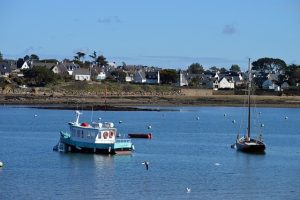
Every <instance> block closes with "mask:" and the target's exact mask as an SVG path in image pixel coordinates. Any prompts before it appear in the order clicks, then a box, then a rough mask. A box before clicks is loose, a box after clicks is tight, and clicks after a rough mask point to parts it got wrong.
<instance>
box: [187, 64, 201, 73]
mask: <svg viewBox="0 0 300 200" xmlns="http://www.w3.org/2000/svg"><path fill="white" fill-rule="evenodd" d="M188 72H189V73H191V74H202V73H203V72H204V69H203V66H202V65H200V64H199V63H193V64H191V65H190V66H189V67H188Z"/></svg>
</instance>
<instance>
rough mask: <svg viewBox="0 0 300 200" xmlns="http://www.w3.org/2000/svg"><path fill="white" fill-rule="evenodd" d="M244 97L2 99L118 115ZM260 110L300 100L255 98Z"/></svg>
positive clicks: (0, 99)
mask: <svg viewBox="0 0 300 200" xmlns="http://www.w3.org/2000/svg"><path fill="white" fill-rule="evenodd" d="M244 98H245V97H244V96H243V95H210V96H209V95H208V96H205V95H203V96H137V95H135V96H108V97H103V96H95V95H85V96H45V95H32V94H30V95H19V94H6V95H3V94H2V95H1V96H0V104H2V105H20V106H21V105H24V106H28V107H34V108H44V109H69V110H70V109H71V110H74V109H82V110H92V109H93V110H115V111H117V110H118V111H138V110H144V111H159V110H160V109H156V108H154V109H152V108H149V109H148V108H145V109H144V108H139V107H143V106H145V107H146V106H149V107H151V106H157V107H179V106H186V107H189V106H232V107H242V106H244ZM254 99H256V106H257V107H284V108H300V96H254Z"/></svg>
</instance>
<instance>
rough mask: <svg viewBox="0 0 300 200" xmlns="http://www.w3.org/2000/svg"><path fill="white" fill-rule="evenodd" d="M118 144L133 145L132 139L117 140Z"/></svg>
mask: <svg viewBox="0 0 300 200" xmlns="http://www.w3.org/2000/svg"><path fill="white" fill-rule="evenodd" d="M116 143H131V139H116Z"/></svg>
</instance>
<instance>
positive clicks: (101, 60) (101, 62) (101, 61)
mask: <svg viewBox="0 0 300 200" xmlns="http://www.w3.org/2000/svg"><path fill="white" fill-rule="evenodd" d="M97 63H98V64H99V66H101V67H102V66H107V64H108V62H107V60H106V58H105V57H104V56H103V55H100V56H98V57H97Z"/></svg>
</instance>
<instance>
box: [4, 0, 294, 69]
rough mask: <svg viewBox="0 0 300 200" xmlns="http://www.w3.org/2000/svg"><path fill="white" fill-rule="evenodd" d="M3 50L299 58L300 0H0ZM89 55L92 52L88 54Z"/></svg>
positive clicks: (205, 60)
mask: <svg viewBox="0 0 300 200" xmlns="http://www.w3.org/2000/svg"><path fill="white" fill-rule="evenodd" d="M0 7H1V12H0V23H1V31H0V51H1V52H2V54H3V55H4V57H5V58H14V59H17V58H19V57H24V56H25V55H26V54H32V53H34V54H37V55H39V56H40V58H57V59H63V58H69V59H72V58H73V56H74V55H75V53H76V52H77V51H83V52H85V53H86V54H91V53H92V52H93V51H94V50H95V51H96V52H97V53H98V54H103V55H104V56H105V57H106V58H107V59H108V60H109V61H115V62H117V63H121V62H125V63H126V64H143V65H154V66H158V67H163V68H181V69H185V68H187V67H188V66H189V65H190V64H191V63H194V62H199V63H200V64H202V65H203V66H204V67H205V68H209V67H212V66H217V67H226V68H229V67H230V66H231V65H232V64H239V65H240V66H241V68H246V66H247V58H248V57H250V58H251V59H252V60H256V59H258V58H261V57H272V58H280V59H283V60H284V61H286V63H287V64H292V63H295V64H300V53H299V52H300V51H299V47H300V0H251V1H250V0H226V1H225V0H223V1H222V0H127V1H125V0H110V1H107V0H76V1H74V0H0ZM86 59H89V57H88V56H86Z"/></svg>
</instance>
